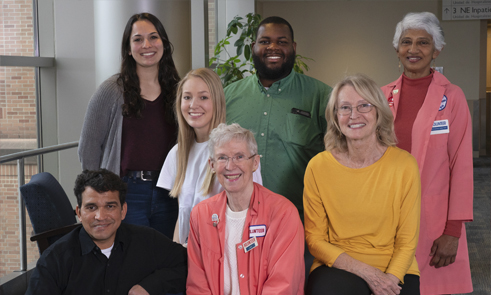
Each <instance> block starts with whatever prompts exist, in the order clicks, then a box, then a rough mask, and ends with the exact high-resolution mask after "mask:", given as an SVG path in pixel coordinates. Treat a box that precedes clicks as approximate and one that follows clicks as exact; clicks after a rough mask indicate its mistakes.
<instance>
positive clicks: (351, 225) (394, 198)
mask: <svg viewBox="0 0 491 295" xmlns="http://www.w3.org/2000/svg"><path fill="white" fill-rule="evenodd" d="M303 202H304V211H305V235H306V239H307V244H308V247H309V250H310V253H312V255H313V256H314V257H315V260H314V264H313V265H312V268H311V271H312V270H314V269H315V268H317V267H318V266H320V265H327V266H330V267H332V265H333V263H334V261H335V260H336V259H337V257H338V256H339V255H340V254H341V253H346V254H348V255H350V256H351V257H353V258H355V259H358V260H359V261H362V262H364V263H367V264H369V265H371V266H374V267H376V268H378V269H380V270H381V271H383V272H386V273H391V274H393V275H395V276H396V277H398V278H399V280H401V282H403V278H404V275H406V274H415V275H419V270H418V265H417V262H416V259H415V257H414V254H415V252H416V246H417V244H418V235H419V218H420V207H421V184H420V178H419V171H418V165H417V163H416V160H415V159H414V158H413V156H411V155H410V154H409V153H407V152H406V151H403V150H401V149H399V148H396V147H389V148H388V149H387V150H386V152H385V154H384V155H383V156H382V157H381V158H380V159H379V160H378V161H377V162H376V163H374V164H372V165H370V166H368V167H364V168H360V169H352V168H348V167H346V166H343V165H341V164H340V163H339V162H338V161H337V160H336V159H335V158H334V157H333V155H332V154H331V153H330V152H322V153H319V154H318V155H317V156H315V157H314V158H312V160H311V161H310V162H309V165H308V166H307V170H306V171H305V188H304V194H303Z"/></svg>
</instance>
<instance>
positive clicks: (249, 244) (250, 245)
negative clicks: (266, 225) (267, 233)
mask: <svg viewBox="0 0 491 295" xmlns="http://www.w3.org/2000/svg"><path fill="white" fill-rule="evenodd" d="M257 245H258V244H257V240H256V237H254V238H251V239H249V240H247V241H245V242H244V243H243V244H242V246H243V247H244V252H245V253H247V252H249V251H251V250H252V249H254V248H256V247H257Z"/></svg>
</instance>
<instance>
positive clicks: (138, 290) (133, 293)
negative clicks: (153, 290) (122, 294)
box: [128, 285, 150, 295]
mask: <svg viewBox="0 0 491 295" xmlns="http://www.w3.org/2000/svg"><path fill="white" fill-rule="evenodd" d="M128 295H150V294H149V293H148V292H147V290H145V289H143V287H142V286H140V285H134V286H133V288H131V290H130V291H129V292H128Z"/></svg>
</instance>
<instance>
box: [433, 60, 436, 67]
mask: <svg viewBox="0 0 491 295" xmlns="http://www.w3.org/2000/svg"><path fill="white" fill-rule="evenodd" d="M433 68H436V60H433Z"/></svg>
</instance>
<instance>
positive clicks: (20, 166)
mask: <svg viewBox="0 0 491 295" xmlns="http://www.w3.org/2000/svg"><path fill="white" fill-rule="evenodd" d="M77 146H78V141H74V142H69V143H62V144H58V145H53V146H48V147H44V148H39V149H35V150H29V151H24V152H19V153H14V154H10V155H5V156H1V157H0V164H2V163H5V162H10V161H14V160H17V181H18V184H19V188H18V194H19V233H20V237H19V240H20V241H19V244H20V257H21V258H20V270H21V271H26V270H27V241H26V204H25V203H24V200H23V199H22V197H21V195H20V187H21V186H23V185H24V180H25V173H24V158H27V157H32V156H38V155H44V154H47V153H52V152H58V151H62V150H66V149H70V148H74V147H77Z"/></svg>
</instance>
